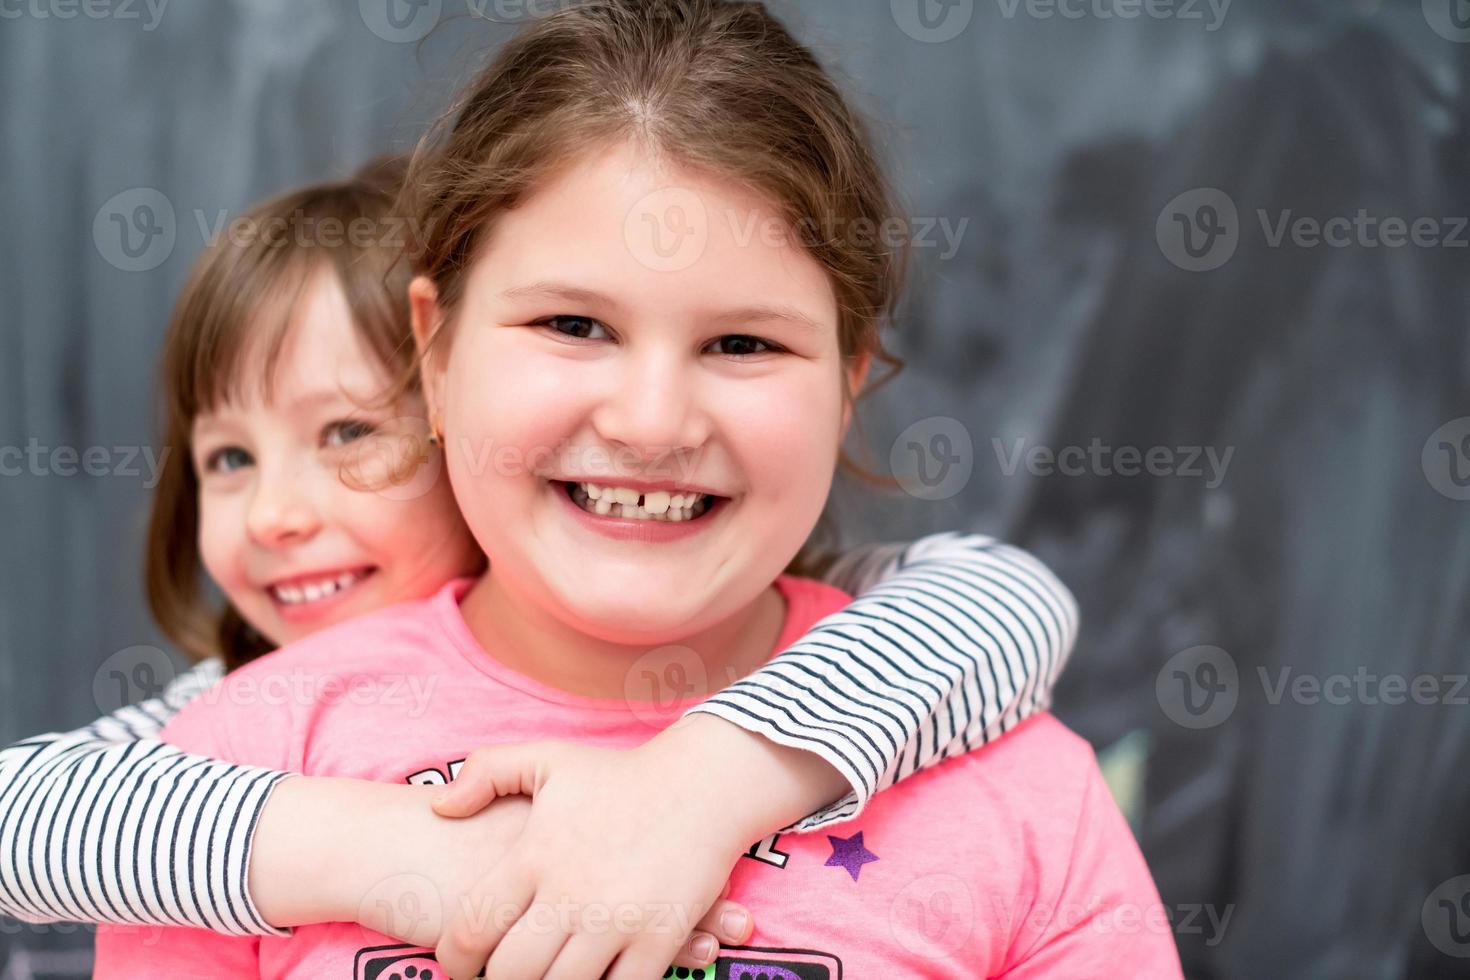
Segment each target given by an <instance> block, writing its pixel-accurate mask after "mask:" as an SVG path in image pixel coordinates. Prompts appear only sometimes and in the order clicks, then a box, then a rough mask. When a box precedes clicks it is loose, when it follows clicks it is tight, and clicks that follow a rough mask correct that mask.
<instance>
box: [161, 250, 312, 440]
mask: <svg viewBox="0 0 1470 980" xmlns="http://www.w3.org/2000/svg"><path fill="white" fill-rule="evenodd" d="M211 247H219V246H211ZM274 257H276V258H281V259H284V261H280V262H275V263H269V262H267V263H260V264H259V265H257V266H256V267H255V268H250V269H239V268H235V269H231V270H221V272H222V273H226V274H225V275H224V276H223V278H224V279H226V280H227V283H226V284H223V285H222V286H221V288H219V289H218V290H217V291H216V290H210V289H208V285H207V283H202V284H201V285H203V286H204V287H205V290H206V291H207V292H210V293H212V294H213V295H210V296H208V297H206V298H204V300H203V302H202V304H201V307H202V308H200V309H197V310H189V309H188V308H187V307H188V305H189V304H187V303H186V304H183V306H184V307H185V308H183V309H181V310H180V314H181V316H186V317H188V318H189V322H190V323H191V327H190V328H189V329H186V330H184V331H183V332H182V333H183V336H184V337H185V338H187V339H185V340H184V342H183V343H181V344H180V345H179V348H178V350H177V353H178V355H179V363H178V364H177V365H174V368H175V370H173V371H171V372H170V373H171V375H172V376H173V377H174V378H176V379H177V380H178V384H177V385H176V386H175V391H174V394H175V397H176V398H177V399H178V404H177V405H176V411H177V412H178V415H179V417H181V418H185V419H189V420H191V421H192V420H193V419H194V418H196V417H198V416H199V415H202V414H206V413H210V412H215V411H218V410H219V409H221V408H222V407H224V406H225V405H229V404H237V403H239V402H242V401H246V400H248V399H251V398H261V399H264V400H266V401H269V400H271V399H272V398H273V397H274V390H273V389H274V383H275V382H274V379H275V377H276V369H277V367H278V366H279V364H280V359H281V352H282V351H283V350H284V349H285V347H286V342H287V340H289V339H290V333H291V323H292V313H293V311H294V310H295V309H296V305H297V303H298V302H299V301H300V299H301V297H302V295H303V293H304V292H305V291H306V286H307V283H308V282H309V281H310V280H311V278H312V273H313V272H315V271H316V269H318V268H321V267H322V265H323V263H321V262H320V261H309V260H308V259H307V258H306V256H305V255H304V253H302V252H298V251H294V250H284V249H283V250H280V254H279V255H278V256H274ZM237 258H243V256H237ZM221 264H232V265H238V264H243V263H221ZM272 266H274V267H272ZM207 278H208V277H206V279H207Z"/></svg>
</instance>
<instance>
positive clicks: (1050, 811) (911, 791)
mask: <svg viewBox="0 0 1470 980" xmlns="http://www.w3.org/2000/svg"><path fill="white" fill-rule="evenodd" d="M1099 788H1102V790H1103V792H1104V793H1106V786H1105V784H1103V782H1102V775H1101V772H1100V770H1099V769H1098V765H1097V756H1096V754H1095V753H1094V752H1093V750H1092V746H1091V745H1089V744H1088V742H1087V740H1086V739H1084V738H1082V737H1081V736H1080V735H1078V734H1076V733H1075V732H1073V731H1072V730H1071V729H1070V728H1068V727H1067V726H1066V725H1064V724H1062V723H1061V722H1060V721H1058V720H1057V719H1056V718H1055V717H1054V716H1052V715H1051V714H1050V713H1048V712H1041V713H1039V714H1036V715H1033V716H1031V717H1030V718H1028V719H1026V720H1025V721H1023V722H1021V723H1020V724H1019V725H1017V726H1016V727H1015V728H1013V729H1012V730H1011V731H1010V732H1008V733H1007V734H1006V735H1004V736H1002V737H1001V738H999V739H997V740H995V741H993V742H991V743H990V744H988V745H985V746H982V747H980V748H977V749H975V750H974V751H972V752H968V753H966V754H964V755H961V756H955V757H954V758H951V759H947V760H945V761H944V762H941V763H939V764H938V765H935V766H933V767H931V768H929V769H926V770H924V771H922V772H919V773H916V774H915V775H913V776H911V777H909V778H908V779H906V780H904V781H903V782H901V783H898V784H897V785H895V786H893V787H891V788H890V789H888V790H886V791H884V792H883V793H880V794H879V795H878V796H877V797H875V798H874V800H873V802H872V803H871V804H870V806H873V807H877V806H880V805H883V806H885V807H886V806H896V807H903V808H907V807H909V806H911V805H918V804H933V805H934V806H936V807H941V808H942V809H939V810H933V809H930V808H929V807H928V806H925V812H931V813H932V812H942V813H949V814H953V818H954V819H955V820H957V821H959V822H961V823H966V824H968V825H970V826H973V825H974V821H975V819H976V817H977V816H982V817H983V820H982V822H983V823H986V824H988V825H989V827H988V830H990V831H993V832H998V833H1001V834H1003V835H1007V836H1008V835H1010V834H1012V833H1016V834H1020V835H1022V836H1024V837H1027V838H1028V839H1032V840H1034V839H1035V833H1036V832H1037V831H1038V830H1041V831H1044V832H1045V833H1046V835H1047V836H1055V837H1057V838H1059V839H1065V840H1070V839H1071V837H1072V835H1073V833H1074V831H1075V828H1076V826H1077V821H1078V819H1079V818H1080V816H1081V814H1082V813H1083V811H1084V810H1086V809H1087V808H1089V807H1091V806H1093V805H1095V804H1096V802H1097V800H1096V792H1097V790H1098V789H1099Z"/></svg>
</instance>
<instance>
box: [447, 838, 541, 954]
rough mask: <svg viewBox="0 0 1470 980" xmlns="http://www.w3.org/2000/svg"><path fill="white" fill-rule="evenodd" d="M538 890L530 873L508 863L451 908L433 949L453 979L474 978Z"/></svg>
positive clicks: (488, 876)
mask: <svg viewBox="0 0 1470 980" xmlns="http://www.w3.org/2000/svg"><path fill="white" fill-rule="evenodd" d="M535 894H536V889H535V885H534V883H533V882H532V881H531V880H530V877H529V876H528V875H525V874H523V873H521V872H520V871H519V870H518V869H517V868H515V867H514V866H506V864H505V862H502V863H501V864H500V865H497V866H496V868H495V870H493V871H491V872H490V874H488V875H486V876H485V878H483V879H482V880H481V881H480V882H479V883H478V884H476V885H475V887H474V888H472V889H471V890H470V891H469V892H468V893H466V894H465V896H464V897H463V899H462V900H461V901H460V903H459V905H458V906H457V907H455V908H452V909H450V910H449V911H450V920H449V924H448V926H447V927H446V928H445V930H444V933H443V934H442V935H441V936H440V937H439V945H438V947H437V948H436V949H435V950H434V955H435V956H436V957H437V958H438V960H439V964H440V966H442V967H443V969H444V973H445V974H446V975H448V976H449V977H451V978H452V980H474V978H475V977H477V976H479V974H480V969H481V967H483V966H484V965H485V961H486V960H487V959H489V958H490V954H491V953H492V952H493V951H494V950H495V948H496V947H497V946H498V945H499V944H500V942H501V940H502V939H503V938H504V937H505V934H506V933H507V932H508V931H509V930H510V928H511V926H513V925H515V923H516V922H517V920H519V919H520V918H521V916H522V915H524V914H525V910H526V908H527V907H528V906H529V905H530V904H531V900H532V898H534V897H535Z"/></svg>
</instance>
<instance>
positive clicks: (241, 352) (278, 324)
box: [163, 184, 414, 430]
mask: <svg viewBox="0 0 1470 980" xmlns="http://www.w3.org/2000/svg"><path fill="white" fill-rule="evenodd" d="M392 200H393V199H392V197H391V196H389V195H387V194H385V193H383V192H381V191H380V190H379V189H377V188H375V187H373V186H371V185H367V186H364V185H362V184H356V185H327V186H325V187H318V188H314V189H312V190H309V191H305V192H299V193H296V194H291V195H287V196H285V197H283V198H279V199H277V200H275V201H272V202H269V203H268V204H266V205H263V206H261V207H260V208H257V209H255V210H253V211H250V212H247V213H246V214H245V215H243V216H242V217H241V218H240V219H239V227H237V226H236V225H232V226H230V228H227V229H226V230H225V232H224V233H222V234H221V235H220V236H219V237H218V238H217V239H216V240H215V241H213V242H211V243H210V244H209V245H208V246H206V249H205V252H204V254H202V255H201V256H200V258H199V260H198V262H197V263H196V265H195V268H194V271H193V273H192V274H191V276H190V278H189V281H188V282H187V283H186V285H185V287H184V290H183V292H182V293H181V295H180V297H179V302H178V305H177V307H176V308H175V311H174V319H173V323H172V324H171V326H170V330H169V337H168V340H167V341H166V344H165V353H164V364H163V379H164V385H165V388H166V390H167V392H168V394H167V396H166V397H167V400H168V406H167V410H168V412H169V415H170V417H171V419H173V420H175V421H176V422H180V423H183V428H184V429H185V430H187V429H188V428H189V427H190V426H192V423H193V420H194V419H195V418H196V417H197V416H199V415H200V414H203V413H207V412H213V411H216V410H218V409H220V408H221V407H223V406H225V405H228V404H232V403H238V402H240V401H244V400H248V399H252V398H261V399H263V400H265V401H270V400H271V398H272V397H273V395H274V391H273V388H274V386H275V380H276V377H277V369H278V367H279V366H280V361H281V357H282V353H283V351H284V350H285V348H286V345H287V342H288V341H289V340H290V339H291V338H290V335H291V333H292V330H293V328H292V324H293V322H294V320H295V316H294V314H295V312H296V310H297V308H298V304H299V303H300V302H301V300H302V299H303V297H304V296H305V294H306V293H307V291H308V290H309V288H310V287H311V284H312V282H313V281H314V278H315V277H316V276H317V275H333V276H335V278H336V283H337V285H338V286H339V287H340V288H341V290H342V294H343V296H344V297H345V298H346V301H347V307H348V310H349V313H350V315H351V317H352V322H353V327H354V330H355V332H356V333H357V335H358V337H359V339H360V340H361V341H362V342H363V344H364V346H365V348H366V349H367V350H368V351H370V352H371V353H372V354H373V355H374V356H375V357H376V358H377V359H378V360H379V361H380V362H381V363H382V366H383V367H384V369H385V370H386V371H387V372H388V373H389V375H390V376H393V375H397V374H399V373H400V372H401V371H402V370H403V369H404V368H405V367H408V366H411V364H412V359H413V350H414V346H413V337H412V332H411V330H410V328H409V311H408V279H409V277H410V275H411V270H410V269H409V264H408V263H407V262H403V261H400V256H399V254H398V252H397V251H396V250H395V249H394V248H392V247H389V246H388V245H387V244H385V243H384V242H382V241H380V240H374V241H368V242H363V243H358V242H348V241H341V240H338V241H333V242H330V243H329V242H327V241H326V240H325V239H323V240H313V239H311V238H306V239H302V238H300V237H296V238H293V237H292V236H290V235H286V236H277V237H271V236H270V235H262V234H259V233H256V232H255V231H254V229H260V228H271V227H279V226H280V225H281V223H283V222H284V223H286V224H287V225H290V224H291V223H293V222H295V223H300V224H299V226H300V227H304V228H320V227H324V226H325V225H324V223H326V222H332V221H335V222H337V223H338V225H339V227H341V226H346V225H347V224H348V223H349V222H352V221H355V220H356V221H361V220H368V221H373V222H378V223H379V226H382V224H383V223H384V222H386V221H387V218H386V217H385V216H386V215H387V212H388V208H389V206H390V205H391V203H392ZM241 228H243V229H245V230H246V232H247V234H246V235H244V236H242V235H240V233H239V231H240V229H241Z"/></svg>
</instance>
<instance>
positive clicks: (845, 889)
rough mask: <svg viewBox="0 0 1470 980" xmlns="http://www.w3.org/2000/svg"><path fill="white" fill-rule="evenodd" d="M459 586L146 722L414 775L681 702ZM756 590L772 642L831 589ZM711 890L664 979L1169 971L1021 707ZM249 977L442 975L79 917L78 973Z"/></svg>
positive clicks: (324, 766) (234, 745)
mask: <svg viewBox="0 0 1470 980" xmlns="http://www.w3.org/2000/svg"><path fill="white" fill-rule="evenodd" d="M470 584H471V580H469V579H460V580H457V581H455V582H451V583H449V584H448V585H446V586H445V587H444V588H443V589H442V590H441V591H440V592H438V593H437V594H436V595H434V596H432V597H430V598H428V599H425V600H423V601H419V602H411V603H404V604H402V605H398V606H394V607H391V608H389V609H385V610H382V611H380V612H377V613H374V614H372V615H369V616H366V617H363V618H361V619H357V620H353V621H352V622H349V623H344V624H341V625H340V626H337V627H333V628H331V629H328V630H324V631H322V632H320V633H317V634H314V635H313V636H311V637H309V638H307V639H305V640H303V641H301V642H299V643H295V644H292V645H291V646H289V647H286V648H284V649H281V650H279V651H277V652H275V653H272V654H270V655H269V656H267V657H264V658H262V659H260V660H258V661H255V662H253V663H251V664H249V665H247V666H245V667H244V668H242V669H240V670H237V671H235V672H234V673H232V674H230V675H229V676H228V677H226V678H225V679H224V680H223V681H222V682H221V684H220V685H218V686H216V687H215V688H213V689H212V690H211V691H209V692H206V693H205V694H204V695H202V696H201V697H200V698H199V699H198V700H196V701H194V702H192V703H191V704H189V705H188V706H187V707H186V708H185V709H184V710H183V711H181V712H180V713H179V714H178V716H177V717H175V718H174V720H173V721H172V723H170V724H169V726H168V727H167V728H166V729H165V730H164V738H165V739H166V740H167V741H169V742H171V743H173V744H174V745H177V746H179V747H180V748H183V749H185V750H187V751H191V752H197V753H202V754H206V755H211V756H214V757H216V758H220V759H226V760H229V761H233V762H240V763H250V764H254V765H259V766H268V767H271V768H275V769H284V770H289V771H296V772H302V773H307V774H312V775H330V776H353V777H359V778H363V779H372V780H379V781H383V782H404V781H408V782H419V783H421V782H430V783H433V782H444V781H446V780H449V779H452V778H453V777H454V776H455V775H456V774H457V772H458V763H459V762H460V761H461V760H463V759H464V758H465V756H466V754H467V753H468V752H469V751H470V750H471V749H474V748H475V747H477V746H480V745H488V744H493V743H497V742H510V741H520V740H523V739H540V738H557V739H570V740H576V741H580V742H586V743H588V744H593V745H603V746H618V747H626V746H632V745H636V744H639V743H642V742H644V741H646V740H647V739H648V738H649V737H650V736H651V735H652V734H653V733H654V732H655V731H656V730H657V729H658V728H660V727H663V726H664V725H667V724H670V723H672V722H673V721H674V720H677V718H678V717H679V716H680V715H681V714H682V712H683V709H684V708H686V707H687V706H688V705H689V704H692V703H693V701H691V700H684V701H681V702H675V703H665V704H663V705H662V706H661V707H653V706H651V705H648V704H633V703H631V702H630V701H627V700H622V699H617V700H603V699H592V698H586V697H581V696H577V695H572V694H567V693H564V692H562V691H559V690H556V689H554V688H550V687H548V686H546V685H543V684H540V683H538V682H537V681H534V680H532V679H530V678H528V677H526V676H524V675H522V674H519V673H516V672H514V671H511V670H510V669H508V668H506V667H505V666H504V665H502V664H500V663H499V662H498V661H497V660H496V659H495V658H494V657H492V656H490V655H489V654H488V653H487V652H486V651H485V650H483V649H482V648H481V647H480V646H479V644H478V643H477V642H476V641H475V639H474V637H473V636H472V635H471V633H470V631H469V628H468V627H467V626H466V624H465V622H464V619H463V618H462V617H461V615H460V611H459V604H458V602H459V599H460V597H461V596H462V595H463V594H464V592H465V590H466V589H467V588H468V587H469V585H470ZM776 585H777V588H778V589H779V590H780V592H781V594H782V595H783V596H784V598H785V600H786V621H785V625H784V628H783V629H782V631H781V637H780V639H779V640H778V641H777V643H776V646H775V648H774V649H773V650H772V654H773V655H774V653H775V652H776V651H778V650H781V649H784V648H785V647H786V646H788V645H789V644H790V643H792V642H793V641H794V640H796V639H797V638H798V637H799V636H800V635H801V634H803V633H804V632H806V631H807V630H808V629H809V628H810V627H811V626H812V625H813V624H814V623H816V621H817V620H819V619H821V618H822V617H823V616H826V615H827V614H828V613H830V612H833V611H835V610H837V609H839V608H841V607H842V606H844V605H846V604H847V603H848V601H849V597H848V596H847V595H846V594H845V593H842V592H840V591H838V590H837V589H834V588H832V587H830V586H827V585H824V584H821V583H818V582H813V581H810V580H806V579H798V578H792V577H789V576H783V577H782V578H780V579H778V580H777V582H776ZM633 673H635V674H636V671H635V672H633ZM633 696H634V697H639V698H641V697H646V695H643V694H635V695H633ZM895 710H901V709H897V708H895ZM671 792H676V790H671ZM730 897H731V898H732V899H734V900H736V901H739V902H742V903H744V904H745V905H747V906H748V907H749V908H750V909H751V911H752V913H753V914H754V916H755V922H756V929H755V934H754V936H753V937H752V938H751V940H750V942H749V943H748V945H746V946H744V947H727V948H726V949H724V950H722V952H721V955H720V958H719V961H718V962H717V963H716V965H715V966H713V967H711V968H708V969H705V970H680V971H674V970H672V969H671V970H670V972H669V973H667V974H666V976H669V977H675V976H678V977H688V978H694V980H757V978H763V980H837V978H840V977H847V978H849V980H862V978H874V980H879V978H881V980H889V978H895V977H904V978H907V977H925V978H929V977H933V978H939V977H956V978H959V977H964V978H967V980H968V978H974V977H979V976H986V977H993V976H1005V977H1011V978H1022V977H1027V978H1030V977H1062V978H1068V980H1072V978H1078V977H1101V976H1123V977H1130V978H1156V977H1179V976H1180V975H1181V973H1180V966H1179V960H1178V956H1177V954H1176V952H1175V948H1174V943H1173V936H1172V932H1171V930H1170V927H1169V923H1168V919H1167V916H1166V914H1165V910H1164V907H1163V905H1162V904H1161V903H1160V901H1159V897H1158V893H1157V891H1156V890H1155V888H1154V885H1153V881H1152V880H1151V879H1150V877H1149V873H1148V869H1147V867H1146V866H1145V865H1144V862H1143V858H1142V855H1141V854H1140V853H1139V850H1138V847H1137V845H1136V844H1135V843H1134V840H1133V837H1132V835H1131V834H1130V832H1129V830H1128V826H1127V824H1126V823H1125V822H1124V820H1123V817H1122V815H1121V814H1120V813H1119V811H1118V808H1117V807H1116V806H1115V805H1114V803H1113V800H1112V798H1111V796H1110V795H1109V793H1108V790H1107V787H1106V785H1105V784H1104V783H1103V781H1102V777H1101V774H1100V773H1099V771H1098V768H1097V764H1096V761H1095V759H1094V757H1093V753H1092V750H1091V748H1090V747H1089V746H1088V745H1087V743H1086V742H1085V741H1083V740H1082V739H1081V738H1079V737H1077V736H1076V735H1074V734H1073V733H1072V732H1070V731H1068V730H1067V729H1066V728H1065V727H1064V726H1063V725H1062V724H1061V723H1060V722H1058V721H1056V720H1055V719H1054V718H1052V717H1051V716H1050V715H1045V714H1043V715H1039V716H1036V717H1033V718H1032V719H1030V720H1029V721H1027V722H1025V723H1023V724H1021V725H1019V726H1017V728H1016V729H1015V730H1014V731H1013V732H1011V733H1010V734H1009V735H1007V736H1006V737H1005V738H1003V739H1001V740H1000V741H998V742H996V743H994V744H992V745H990V746H987V747H986V748H984V749H981V750H980V751H977V752H972V753H970V754H968V755H964V756H959V757H956V758H953V759H950V760H948V761H946V762H944V763H942V764H940V765H937V766H934V767H933V768H931V769H928V770H926V771H924V772H922V773H919V774H917V775H915V776H912V777H910V778H909V779H907V780H905V781H904V782H902V783H900V784H899V785H897V786H896V787H894V788H892V789H889V790H887V791H886V792H883V793H880V794H878V795H877V796H876V797H875V798H874V799H873V800H872V802H871V803H870V804H869V805H868V806H867V808H866V809H865V810H864V811H863V813H862V814H861V815H860V816H859V817H858V818H857V819H855V820H852V821H849V822H847V823H844V824H841V825H838V826H835V827H830V828H826V829H825V830H823V831H817V832H815V833H810V834H776V835H773V836H772V837H770V838H767V839H766V840H764V841H760V842H758V843H756V844H754V845H752V847H751V851H750V853H748V854H747V855H746V856H745V857H742V858H741V859H740V861H739V862H738V864H737V866H736V867H735V870H734V872H733V874H732V877H731V892H730ZM257 974H258V975H260V976H262V977H311V978H317V977H344V978H345V977H352V978H355V980H406V978H413V980H436V978H437V977H440V976H442V974H440V973H439V971H438V969H437V966H436V964H435V963H434V961H433V957H432V954H431V951H428V950H424V949H421V948H417V947H412V946H407V945H404V944H402V943H398V942H396V941H394V940H393V939H391V938H389V937H387V936H383V935H380V934H377V933H373V932H371V931H369V930H366V929H364V928H362V927H361V926H358V925H355V924H345V923H334V924H325V925H315V926H304V927H300V928H297V929H296V930H295V931H294V933H293V934H292V935H291V936H289V937H279V938H278V937H264V938H238V937H230V936H224V935H219V934H215V933H211V932H206V931H203V930H198V929H183V928H170V929H137V928H120V929H112V928H108V927H102V928H99V930H98V936H97V971H96V973H95V974H94V976H96V977H99V978H113V977H155V976H167V977H186V976H187V977H192V976H201V977H203V976H208V977H220V976H254V975H257Z"/></svg>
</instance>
